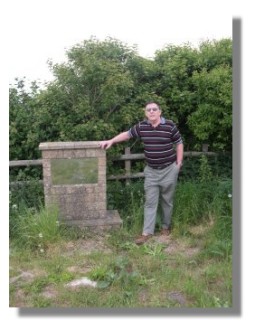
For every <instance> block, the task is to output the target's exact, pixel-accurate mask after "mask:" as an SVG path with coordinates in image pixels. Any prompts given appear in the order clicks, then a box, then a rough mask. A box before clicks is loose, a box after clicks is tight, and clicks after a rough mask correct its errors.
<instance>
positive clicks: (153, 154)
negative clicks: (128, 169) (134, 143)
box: [129, 117, 182, 168]
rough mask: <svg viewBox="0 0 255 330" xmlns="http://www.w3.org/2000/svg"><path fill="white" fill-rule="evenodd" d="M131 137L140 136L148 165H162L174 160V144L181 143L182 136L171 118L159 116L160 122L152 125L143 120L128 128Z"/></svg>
mask: <svg viewBox="0 0 255 330" xmlns="http://www.w3.org/2000/svg"><path fill="white" fill-rule="evenodd" d="M129 136H130V137H131V138H140V139H141V140H142V142H143V144H144V155H145V160H146V162H147V164H148V165H149V166H150V167H153V168H157V167H164V166H167V165H170V164H172V163H173V162H175V161H176V151H175V149H174V145H175V144H179V143H182V137H181V134H180V132H179V130H178V129H177V127H176V125H175V124H174V123H173V122H172V121H171V120H166V119H165V118H163V117H161V118H160V124H159V125H158V126H157V127H153V126H152V125H151V124H150V122H149V121H147V120H144V121H141V122H139V123H138V124H136V125H134V126H133V127H131V128H130V130H129Z"/></svg>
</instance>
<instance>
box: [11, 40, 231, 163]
mask: <svg viewBox="0 0 255 330" xmlns="http://www.w3.org/2000/svg"><path fill="white" fill-rule="evenodd" d="M67 58H68V61H67V63H61V64H53V63H52V62H50V63H49V65H50V68H51V70H52V72H53V74H54V77H55V80H54V81H52V82H49V83H48V84H47V85H46V88H45V89H39V87H38V86H37V84H36V82H34V83H32V85H31V86H30V92H28V91H27V89H26V86H25V81H24V80H18V79H17V84H16V85H15V86H12V87H11V88H10V159H11V160H14V159H36V158H39V157H40V155H39V150H38V145H39V144H40V142H43V141H68V140H77V141H78V140H102V139H108V138H111V137H112V136H114V135H115V134H117V133H119V132H121V131H125V130H127V129H129V128H130V126H132V125H133V124H135V123H136V122H137V121H139V120H142V119H143V106H144V103H145V102H146V101H148V100H150V99H155V100H157V101H158V102H160V103H161V105H162V109H163V115H164V116H165V117H167V118H170V119H172V120H173V121H174V122H176V123H177V124H178V126H179V129H180V131H181V133H182V135H183V139H184V143H185V149H186V150H192V149H193V150H194V149H196V148H198V145H201V143H208V144H209V145H210V149H211V150H231V145H232V135H231V126H232V98H231V97H232V95H231V93H232V88H231V84H232V41H231V40H229V39H223V40H220V41H217V42H216V41H212V42H206V43H202V44H201V45H200V47H199V49H193V48H191V47H190V46H189V45H184V46H172V45H169V46H167V47H166V48H165V49H163V50H159V51H157V52H156V55H155V58H154V59H146V58H142V57H141V56H139V55H138V54H137V51H136V49H135V47H130V46H127V45H125V44H123V43H121V42H120V41H118V40H116V39H112V38H108V39H106V40H105V41H98V40H96V39H95V38H91V39H89V40H85V41H84V42H83V43H81V44H78V45H75V46H74V47H73V48H71V49H69V50H68V51H67ZM124 146H125V144H122V145H116V146H115V148H113V149H110V150H109V154H114V153H119V152H120V150H122V148H124ZM137 148H138V145H135V147H134V151H135V149H137Z"/></svg>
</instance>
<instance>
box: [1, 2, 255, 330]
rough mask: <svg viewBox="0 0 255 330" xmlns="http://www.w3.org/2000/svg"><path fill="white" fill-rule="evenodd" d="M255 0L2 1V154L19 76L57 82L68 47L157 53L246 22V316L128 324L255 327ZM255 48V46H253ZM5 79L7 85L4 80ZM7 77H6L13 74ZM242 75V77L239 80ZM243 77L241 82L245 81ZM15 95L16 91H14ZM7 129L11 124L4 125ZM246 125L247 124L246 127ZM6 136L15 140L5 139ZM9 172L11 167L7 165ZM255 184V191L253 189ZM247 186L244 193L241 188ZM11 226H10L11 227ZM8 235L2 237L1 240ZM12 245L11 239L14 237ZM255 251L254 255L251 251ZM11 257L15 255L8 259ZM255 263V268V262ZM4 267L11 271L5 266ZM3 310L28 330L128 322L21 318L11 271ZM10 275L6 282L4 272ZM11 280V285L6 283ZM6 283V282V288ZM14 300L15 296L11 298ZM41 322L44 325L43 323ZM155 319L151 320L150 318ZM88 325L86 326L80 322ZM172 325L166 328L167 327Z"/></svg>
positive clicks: (242, 158) (131, 321)
mask: <svg viewBox="0 0 255 330" xmlns="http://www.w3.org/2000/svg"><path fill="white" fill-rule="evenodd" d="M252 3H253V1H252V0H242V1H235V0H232V1H225V0H214V1H206V0H185V1H184V0H174V1H172V0H165V1H164V0H153V1H151V0H147V1H142V0H128V1H127V0H118V1H117V0H93V1H86V0H83V1H81V0H80V1H79V0H70V1H65V0H61V1H58V0H50V1H49V0H43V1H41V0H2V1H1V2H0V34H1V46H2V47H1V60H0V72H1V77H0V78H1V97H0V102H1V104H0V109H1V119H2V120H1V124H2V126H1V130H0V134H1V136H0V141H1V156H2V157H3V158H4V159H8V157H9V156H8V129H6V128H7V127H8V111H5V110H6V109H7V110H8V96H7V97H5V94H4V93H2V88H4V89H6V87H8V86H9V83H12V82H13V81H14V79H15V78H16V77H17V78H23V77H26V79H28V80H36V81H41V82H44V81H46V82H47V81H49V80H50V79H52V76H51V73H50V71H49V68H48V65H47V60H50V59H51V60H53V62H54V63H61V62H62V61H65V52H66V50H67V49H69V48H71V47H73V46H74V45H75V44H77V43H81V42H82V41H83V40H86V39H89V38H90V37H91V36H95V37H96V38H98V39H99V40H104V39H105V38H107V37H112V38H116V39H118V40H120V41H122V42H123V43H126V44H128V45H134V44H136V45H137V46H138V52H139V54H140V55H141V56H144V57H152V56H153V54H154V52H155V51H156V50H159V49H162V48H163V47H164V46H165V45H167V44H174V45H181V44H184V43H191V44H193V45H194V46H196V45H197V44H199V43H200V42H201V41H204V40H212V39H221V38H226V37H231V36H232V20H233V18H240V19H241V21H242V44H241V45H240V47H241V49H242V50H241V75H240V77H237V79H238V80H240V84H241V95H240V98H241V110H242V111H241V110H240V109H239V110H238V111H240V112H241V115H240V122H238V123H237V125H238V126H239V129H240V143H241V145H242V147H241V153H240V154H238V159H239V162H240V163H239V166H241V171H242V177H241V179H240V180H241V185H240V186H239V185H238V186H237V185H235V186H234V188H235V189H237V190H238V191H239V194H241V193H242V196H241V210H240V212H241V215H242V216H241V219H240V221H241V222H242V233H241V242H242V244H243V245H242V249H241V251H238V253H240V254H241V255H242V264H241V265H240V267H242V278H241V280H242V288H241V293H240V294H241V298H240V299H241V303H242V311H241V315H237V316H234V317H231V316H230V317H227V318H226V317H219V318H217V317H213V316H212V317H200V318H196V317H192V316H187V317H183V316H182V315H181V316H180V317H174V318H171V319H169V318H163V319H162V318H161V319H160V318H154V319H152V318H148V317H147V319H143V318H142V319H140V318H130V317H124V318H123V319H122V321H123V322H124V324H125V325H127V326H128V327H129V328H130V327H132V328H138V327H143V328H144V327H146V328H149V329H155V328H156V329H157V328H159V327H160V326H161V325H162V323H165V321H166V322H169V323H168V324H165V325H166V326H168V327H169V326H171V327H178V329H187V328H190V326H194V327H195V328H196V329H204V328H206V329H208V330H209V329H215V327H216V328H219V329H226V328H229V327H231V329H240V327H241V328H243V326H244V324H246V325H248V327H250V325H251V324H254V317H253V314H254V311H253V309H254V292H255V288H254V278H255V274H254V266H253V264H254V262H252V260H253V259H254V256H253V250H254V249H253V242H254V232H255V229H254V219H253V218H254V208H253V204H254V197H253V196H254V192H253V187H254V171H253V168H252V165H253V161H252V159H253V157H252V152H253V145H254V143H253V140H254V137H253V132H254V120H253V119H251V116H252V114H253V113H254V75H255V74H254V65H253V63H254V58H255V56H254V50H253V40H254V36H253V33H252V31H254V30H255V29H254V24H253V22H254V10H253V9H252V7H251V5H252ZM251 47H252V48H251ZM3 77H4V81H3V85H4V86H2V78H3ZM5 78H6V79H5ZM235 79H236V78H235ZM238 82H239V81H238ZM6 94H7V95H8V92H7V93H6ZM2 128H3V129H2ZM244 128H245V129H244ZM3 141H7V143H4V142H3ZM6 170H7V164H6ZM5 187H7V189H8V175H2V177H1V193H2V189H4V191H8V190H5ZM250 188H251V189H250ZM240 191H241V192H240ZM0 197H1V203H3V204H4V205H8V204H9V203H8V198H9V196H8V194H6V193H5V192H4V193H3V194H1V196H0ZM1 217H2V220H3V221H2V229H1V235H2V234H4V238H5V239H6V237H8V218H7V219H6V217H5V216H4V215H2V216H1ZM5 224H7V225H5ZM5 239H2V236H1V242H2V241H4V240H5ZM7 244H8V241H7ZM3 251H4V249H0V253H1V258H0V259H1V262H2V260H3V262H5V263H6V262H7V264H8V255H7V256H6V255H5V254H2V252H3ZM251 252H252V253H251ZM6 258H7V260H6ZM251 266H252V267H251ZM1 269H4V268H3V267H2V265H1ZM1 276H2V277H1V281H0V284H1V297H2V299H1V304H2V305H1V307H2V308H1V311H2V315H3V318H2V319H3V321H4V320H6V321H7V322H8V324H9V326H10V327H11V328H12V325H13V326H14V327H15V326H16V327H17V326H19V327H20V326H21V325H22V323H23V325H25V327H26V329H27V330H28V329H34V328H35V327H36V328H37V329H41V326H42V327H43V328H45V326H47V324H50V327H51V328H55V327H59V326H61V325H62V326H63V323H64V325H65V324H66V325H67V326H70V327H72V328H73V327H74V326H77V322H78V325H82V326H84V324H85V326H86V327H87V326H91V327H93V328H95V327H96V326H99V327H103V328H104V329H105V328H107V326H108V325H109V328H110V329H119V328H120V327H122V324H123V322H122V323H121V324H120V322H118V321H119V320H120V318H118V317H117V318H116V317H109V318H103V317H96V318H95V317H89V318H86V319H84V318H82V317H80V316H76V317H75V315H74V317H70V316H69V317H68V318H66V319H64V322H63V319H61V317H59V318H54V314H53V315H48V317H47V316H46V317H43V316H42V317H41V318H40V314H38V315H36V314H35V315H32V316H31V315H30V316H29V315H27V316H26V315H23V316H21V315H19V313H18V311H16V310H15V309H11V310H10V309H8V308H7V307H6V306H8V274H7V272H2V273H1ZM4 276H5V278H4V280H2V279H3V277H4ZM6 283H7V285H6ZM2 284H3V285H2ZM6 298H7V300H6ZM39 319H40V322H38V320H39ZM147 321H148V322H147ZM79 322H81V324H80V323H79ZM163 326H164V325H163Z"/></svg>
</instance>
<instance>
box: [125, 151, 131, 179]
mask: <svg viewBox="0 0 255 330" xmlns="http://www.w3.org/2000/svg"><path fill="white" fill-rule="evenodd" d="M125 155H130V147H126V148H125ZM125 174H126V176H127V177H128V176H130V174H131V160H125ZM129 184H130V179H126V185H129Z"/></svg>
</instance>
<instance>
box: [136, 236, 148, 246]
mask: <svg viewBox="0 0 255 330" xmlns="http://www.w3.org/2000/svg"><path fill="white" fill-rule="evenodd" d="M151 237H152V235H151V234H148V235H141V236H139V237H138V238H137V239H136V240H135V243H136V244H137V245H142V244H144V243H145V242H147V241H148V239H150V238H151Z"/></svg>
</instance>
